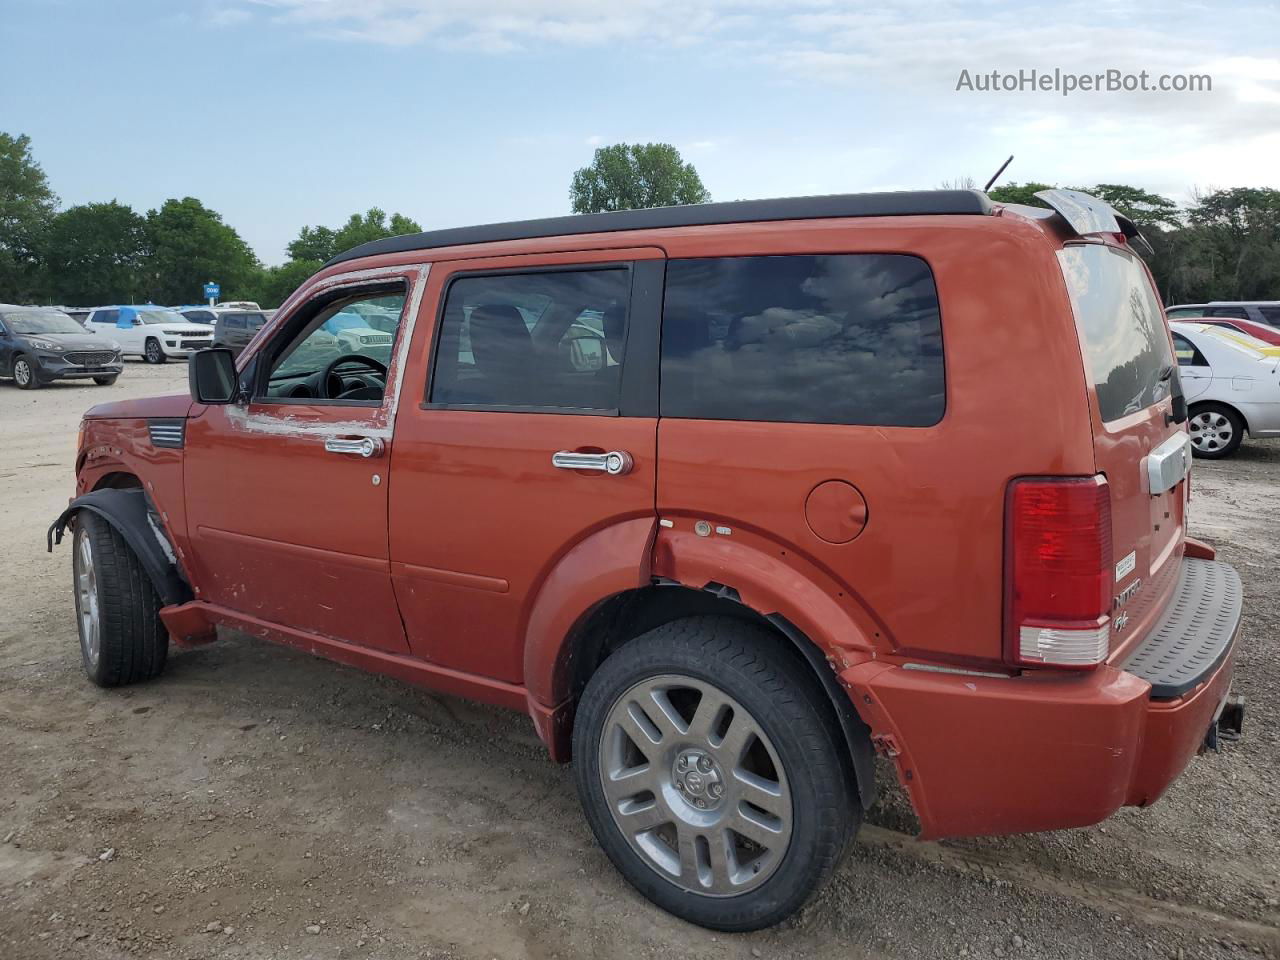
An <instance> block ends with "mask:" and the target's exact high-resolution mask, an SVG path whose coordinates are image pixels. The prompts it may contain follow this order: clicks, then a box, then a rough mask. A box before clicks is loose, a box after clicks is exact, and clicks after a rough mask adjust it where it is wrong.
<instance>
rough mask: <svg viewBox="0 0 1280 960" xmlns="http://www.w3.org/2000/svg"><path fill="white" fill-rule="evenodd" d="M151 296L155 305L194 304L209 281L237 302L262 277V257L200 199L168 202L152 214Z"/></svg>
mask: <svg viewBox="0 0 1280 960" xmlns="http://www.w3.org/2000/svg"><path fill="white" fill-rule="evenodd" d="M146 237H147V246H148V249H149V254H148V256H147V260H146V271H145V273H146V283H145V290H146V293H147V296H148V297H149V298H150V299H151V300H153V301H154V302H156V303H172V304H177V303H191V302H192V301H193V300H198V299H199V298H200V289H201V287H202V286H203V284H204V283H205V282H206V281H208V280H215V281H217V282H218V283H219V284H221V286H222V295H223V297H224V298H226V299H235V298H236V296H237V292H238V291H243V290H244V289H246V288H248V287H249V286H250V285H251V284H252V283H253V282H254V281H255V280H256V279H257V277H258V275H259V271H260V267H259V264H258V258H257V257H255V256H254V255H253V251H252V250H250V249H249V245H248V244H246V243H245V242H244V241H243V240H242V239H240V235H239V234H238V233H236V232H235V230H233V229H231V227H229V226H227V225H226V224H225V223H223V222H222V217H221V216H220V215H219V214H218V213H216V212H215V211H213V210H210V209H209V208H208V207H206V206H205V205H204V204H202V203H201V202H200V201H199V200H197V199H196V198H195V197H184V198H183V199H181V200H166V201H165V202H164V204H163V205H162V206H161V207H160V209H159V210H151V211H148V213H147V223H146Z"/></svg>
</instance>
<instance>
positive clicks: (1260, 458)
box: [0, 363, 1280, 960]
mask: <svg viewBox="0 0 1280 960" xmlns="http://www.w3.org/2000/svg"><path fill="white" fill-rule="evenodd" d="M185 382H186V369H185V366H184V365H182V364H172V363H171V364H168V365H166V366H163V367H158V368H156V367H145V366H142V365H140V364H130V365H129V366H128V368H127V369H126V372H125V375H124V376H123V377H121V379H120V381H119V382H118V383H117V384H116V385H115V386H114V387H111V388H102V387H94V386H91V385H58V386H54V387H52V388H49V389H45V390H41V391H37V392H30V393H21V392H19V391H17V390H16V389H15V388H14V387H13V386H12V384H10V383H8V382H0V481H2V482H3V487H2V488H0V489H3V493H4V496H3V498H2V499H0V543H3V544H5V547H4V549H3V551H2V552H0V610H2V611H3V612H4V614H5V616H4V617H3V620H2V622H0V957H3V958H11V960H37V958H45V957H85V958H115V957H124V956H131V957H132V956H139V957H151V956H156V957H174V958H213V957H226V958H264V957H272V958H282V957H316V958H348V957H373V958H387V960H396V958H427V957H430V958H455V957H456V958H468V960H471V958H474V960H490V958H503V960H518V958H539V960H541V958H587V957H615V956H618V957H621V956H627V957H657V956H661V957H664V958H666V957H670V958H683V957H689V958H694V957H696V958H698V960H717V958H747V957H813V958H835V957H841V958H855V960H856V958H861V957H927V958H932V957H973V958H978V957H1028V958H1058V957H1063V958H1065V957H1107V958H1111V957H1168V958H1193V957H1197V958H1198V957H1226V956H1248V955H1255V956H1256V955H1263V956H1269V957H1280V906H1278V905H1277V899H1278V898H1280V842H1278V841H1280V778H1278V777H1277V776H1276V771H1277V759H1278V758H1280V725H1278V724H1277V721H1276V717H1275V713H1274V710H1273V708H1272V707H1273V704H1274V703H1275V701H1276V699H1277V695H1278V690H1277V680H1278V679H1280V663H1278V662H1277V661H1278V657H1277V651H1278V649H1280V646H1278V643H1280V641H1278V631H1277V626H1278V622H1277V621H1278V619H1280V597H1278V594H1280V584H1277V579H1276V575H1275V570H1276V569H1277V560H1278V556H1277V554H1278V553H1280V545H1278V541H1277V534H1278V533H1280V509H1277V508H1276V506H1275V502H1276V500H1275V494H1276V491H1277V483H1276V478H1277V476H1278V475H1280V443H1271V444H1269V445H1268V444H1263V443H1251V442H1250V443H1246V444H1245V446H1244V447H1243V448H1242V449H1241V451H1240V454H1239V455H1238V456H1237V457H1236V458H1235V459H1233V460H1230V461H1227V462H1225V463H1221V464H1216V463H1198V464H1197V467H1196V471H1195V476H1194V481H1193V493H1194V499H1193V503H1192V506H1193V519H1192V532H1193V533H1194V534H1196V535H1198V536H1200V537H1202V538H1205V539H1208V540H1210V541H1212V542H1214V543H1215V544H1216V545H1217V546H1218V547H1219V548H1220V551H1221V555H1222V556H1223V557H1224V558H1225V559H1227V560H1229V561H1230V562H1232V563H1234V564H1235V565H1236V566H1237V567H1238V568H1239V570H1240V572H1241V574H1242V576H1243V577H1244V581H1245V587H1246V591H1247V594H1248V603H1247V607H1246V616H1245V624H1244V630H1245V639H1244V643H1243V647H1242V650H1241V653H1240V655H1239V658H1238V666H1237V680H1236V689H1237V690H1239V691H1240V692H1243V693H1244V694H1245V695H1246V696H1247V697H1248V699H1249V703H1250V707H1249V713H1248V715H1247V718H1246V736H1245V738H1244V739H1243V740H1242V741H1241V742H1240V743H1238V744H1229V745H1227V746H1226V748H1225V749H1224V751H1223V752H1222V753H1220V754H1216V755H1207V756H1204V757H1201V758H1199V759H1197V760H1195V761H1194V762H1193V763H1192V765H1191V767H1190V768H1189V769H1188V770H1187V772H1186V773H1185V774H1184V775H1183V777H1182V778H1181V779H1180V780H1179V781H1178V782H1177V783H1176V784H1175V785H1174V786H1173V788H1172V789H1171V790H1170V792H1169V794H1168V795H1167V796H1166V797H1165V798H1164V799H1163V800H1162V801H1161V802H1160V803H1159V804H1157V805H1156V806H1155V807H1154V808H1152V809H1151V810H1147V811H1137V810H1124V811H1122V812H1121V813H1120V814H1119V815H1117V816H1116V817H1114V818H1113V819H1111V820H1110V821H1108V822H1107V823H1105V824H1102V825H1101V826H1098V827H1093V828H1089V829H1081V830H1072V831H1065V832H1060V833H1050V834H1034V835H1029V836H1020V837H1007V838H999V839H987V840H977V841H973V840H971V841H960V842H945V843H936V844H935V843H917V842H915V841H914V840H912V839H911V838H910V836H909V834H908V833H905V832H903V830H904V828H905V827H906V825H907V821H908V818H907V816H906V814H905V811H904V809H903V806H902V801H901V798H900V797H899V796H897V795H896V794H894V793H892V792H890V795H889V796H888V797H887V798H886V800H885V801H884V802H883V803H882V804H881V805H880V806H878V807H877V808H876V809H875V810H873V811H872V813H871V817H870V823H869V824H868V825H867V826H866V827H865V828H864V830H863V832H862V833H861V834H860V837H859V841H858V843H857V844H856V845H855V846H854V848H853V849H852V850H851V852H850V855H849V857H848V858H847V860H846V861H845V863H844V865H843V866H842V867H841V869H840V871H839V873H838V875H837V876H836V879H835V881H834V882H833V883H832V884H831V886H830V887H829V888H828V889H827V890H826V892H825V893H824V894H823V895H822V896H821V897H820V898H819V899H818V900H817V901H815V902H814V903H812V904H811V905H810V906H809V907H807V908H806V909H805V910H804V911H803V912H802V913H801V914H800V915H799V916H797V917H796V918H795V919H793V920H792V921H790V922H788V923H786V924H784V925H782V926H780V927H778V928H775V929H773V930H769V931H765V932H762V933H758V934H751V935H743V936H728V935H723V934H719V935H717V934H712V933H709V932H707V931H704V930H700V929H698V928H695V927H692V926H689V925H688V924H685V923H682V922H680V921H678V920H675V919H673V918H671V917H670V916H668V915H666V914H664V913H661V912H660V911H658V910H657V909H655V908H653V907H651V906H649V905H648V903H647V902H645V901H644V900H642V899H641V898H640V897H639V896H638V895H637V894H635V893H633V892H632V890H631V889H630V887H628V886H627V885H626V884H625V883H624V882H623V881H622V880H621V879H620V878H619V877H618V876H617V875H616V874H615V873H614V871H613V870H612V868H611V867H610V865H609V864H608V862H607V861H606V860H605V858H604V856H603V854H601V853H600V852H599V850H598V849H597V848H596V846H595V844H594V842H593V840H592V838H591V836H590V834H589V833H588V830H587V827H586V825H585V823H584V821H583V819H582V817H581V815H580V813H579V810H578V807H577V802H576V799H575V797H574V794H573V789H572V783H571V779H570V777H569V773H568V771H567V770H566V769H561V768H558V767H556V766H554V765H552V764H551V763H550V762H548V761H547V760H546V758H545V754H544V751H543V750H542V747H541V746H540V744H539V743H538V742H537V739H536V737H535V736H534V734H533V731H532V729H531V726H530V724H529V722H528V720H527V719H526V718H524V717H521V716H518V715H516V714H512V713H506V712H502V711H499V710H496V709H490V708H486V707H480V706H476V705H473V704H469V703H465V702H462V701H459V700H454V699H451V698H448V697H442V696H435V695H432V694H430V693H426V692H423V691H420V690H416V689H412V688H409V687H405V686H402V685H400V684H397V683H395V682H393V681H390V680H385V679H382V678H379V677H373V676H368V675H366V674H362V673H358V672H356V671H354V670H350V669H346V668H343V667H339V666H335V665H333V664H329V663H326V662H323V661H320V660H316V659H312V658H310V657H308V656H306V655H304V654H301V653H298V652H294V651H292V650H288V649H282V648H276V647H271V646H267V645H263V644H260V643H256V642H252V641H250V640H248V639H246V638H242V637H238V636H234V635H228V636H226V637H224V638H223V640H222V642H220V643H217V644H214V645H211V646H207V647H203V648H201V649H198V650H194V651H190V652H177V653H175V654H174V655H172V656H171V658H170V661H169V667H168V670H167V671H166V673H165V675H164V677H162V678H161V679H160V680H159V681H157V682H155V683H151V684H147V685H143V686H138V687H133V688H127V689H124V690H120V691H102V690H98V689H96V688H94V687H93V686H91V685H90V684H89V683H88V682H87V681H86V680H85V678H84V676H83V674H82V672H81V669H80V662H79V654H78V650H77V645H76V639H75V637H76V634H75V626H74V623H73V617H72V598H71V590H70V555H69V552H68V550H67V549H66V547H65V545H64V546H63V547H62V548H60V549H59V550H58V551H57V552H56V553H55V554H53V555H52V556H50V555H48V554H46V553H45V550H44V531H45V528H46V526H47V525H48V524H49V522H50V521H51V520H52V519H53V517H54V516H55V515H56V513H57V512H58V510H59V509H60V507H61V505H62V504H64V503H65V502H66V499H67V497H68V495H69V494H70V491H71V489H72V476H71V470H72V458H73V455H74V450H73V446H74V441H75V431H76V424H77V422H78V419H79V416H80V413H81V412H82V411H83V410H84V409H85V408H86V407H88V406H90V405H91V404H93V403H98V402H101V401H103V400H106V399H108V398H121V397H129V396H144V395H147V394H152V393H159V392H171V391H176V390H183V389H185Z"/></svg>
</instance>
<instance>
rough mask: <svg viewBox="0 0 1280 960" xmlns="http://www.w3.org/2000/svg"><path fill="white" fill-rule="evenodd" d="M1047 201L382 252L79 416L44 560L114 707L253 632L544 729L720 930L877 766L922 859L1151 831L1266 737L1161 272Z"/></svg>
mask: <svg viewBox="0 0 1280 960" xmlns="http://www.w3.org/2000/svg"><path fill="white" fill-rule="evenodd" d="M1042 198H1043V199H1045V200H1046V201H1047V202H1048V204H1049V205H1050V206H1051V207H1052V209H1047V208H1046V209H1039V208H1031V207H1018V206H1008V205H998V204H993V203H992V202H991V201H990V200H989V199H988V198H987V197H986V196H985V195H984V194H982V193H979V192H976V191H937V192H918V193H883V194H862V195H849V196H832V197H814V198H797V199H787V200H771V201H748V202H740V203H726V204H707V205H700V206H686V207H675V208H667V209H659V210H639V211H627V212H620V213H607V214H598V215H593V216H582V217H565V218H559V219H551V220H541V221H531V222H520V223H506V224H498V225H492V226H484V227H476V228H467V229H457V230H443V231H437V232H431V233H423V234H417V235H414V236H404V237H396V238H392V239H389V240H380V241H376V242H374V243H370V244H366V245H364V246H361V247H357V248H356V249H354V250H352V251H350V252H348V253H346V254H343V255H341V256H339V257H337V258H336V259H334V260H333V261H331V262H330V263H329V264H327V265H326V266H325V268H324V269H323V270H321V271H320V272H319V273H318V274H316V275H315V276H314V277H313V278H311V279H310V280H309V281H308V282H307V283H306V284H304V286H303V287H302V288H301V289H299V290H298V291H297V292H296V293H295V294H294V295H293V296H292V297H290V298H289V300H288V302H287V303H286V304H285V305H284V306H283V308H282V309H281V310H280V311H279V313H278V314H276V316H275V317H274V318H273V319H272V320H271V321H270V322H269V323H268V324H267V325H266V326H265V327H264V328H263V329H262V330H261V331H260V332H259V333H258V334H257V335H256V336H255V337H254V339H253V341H252V343H250V345H249V346H248V347H247V348H246V349H245V350H244V352H243V353H242V354H241V356H240V357H239V358H238V360H233V358H232V356H231V353H230V352H229V351H226V350H219V349H211V350H205V351H202V352H200V353H197V354H195V355H194V356H193V358H192V361H191V364H190V396H187V395H183V396H169V397H157V398H154V399H146V400H131V401H124V402H118V403H110V404H106V405H103V406H99V407H95V408H94V409H92V410H90V411H89V413H88V414H86V416H85V420H84V423H83V427H82V431H81V436H80V444H79V454H78V456H77V459H76V483H77V497H76V499H75V500H73V501H72V503H71V505H70V507H69V508H68V510H67V511H66V512H65V513H64V514H62V516H60V517H59V518H58V519H57V521H56V522H55V523H54V525H53V527H52V528H51V530H50V549H52V544H53V541H54V540H55V538H56V539H57V540H59V541H60V540H61V539H62V537H63V534H64V532H65V531H66V530H68V529H70V530H71V531H72V533H73V538H72V539H73V549H72V560H73V571H74V589H75V603H76V612H77V616H78V622H79V632H80V646H81V652H82V655H83V659H84V664H85V669H86V670H87V672H88V674H89V676H90V678H91V679H92V680H93V681H94V682H96V683H98V684H101V685H103V686H114V685H117V684H123V683H130V682H133V681H138V680H144V679H148V678H150V677H153V676H155V675H156V674H157V673H159V672H160V670H161V669H162V667H163V666H164V662H165V656H166V652H167V649H168V645H169V643H170V641H171V640H172V641H174V642H178V643H195V642H200V641H203V640H207V639H211V638H212V637H213V636H214V632H215V628H216V627H217V626H225V627H230V628H233V629H236V630H240V631H244V632H246V633H249V634H252V635H254V636H258V637H263V638H266V639H270V640H275V641H279V642H282V643H287V644H292V645H294V646H297V647H301V648H302V649H304V650H307V651H310V652H312V653H315V654H319V655H321V656H325V657H329V658H332V659H334V660H338V661H341V662H343V663H347V664H352V665H355V666H358V667H361V668H364V669H366V670H372V671H376V672H379V673H384V674H389V675H391V676H395V677H398V678H400V679H402V680H406V681H409V682H412V683H418V684H421V685H423V686H427V687H431V688H434V689H438V690H443V691H447V692H449V693H453V694H457V695H460V696H468V697H474V698H476V699H479V700H483V701H487V702H489V703H494V704H499V705H502V706H506V707H510V708H513V709H517V710H524V711H527V712H528V713H529V715H530V716H531V717H532V719H533V722H534V724H535V726H536V728H537V731H538V733H539V735H540V736H541V738H542V739H543V740H544V741H545V742H546V744H547V747H548V749H549V751H550V754H551V756H552V758H553V759H554V760H557V761H562V762H563V761H568V760H570V759H572V760H573V762H574V767H575V772H576V775H577V785H578V790H579V793H580V795H581V800H582V804H583V808H584V810H585V813H586V816H587V819H588V820H589V821H590V824H591V827H592V829H593V830H594V831H595V834H596V836H597V838H598V839H599V841H600V843H601V845H602V846H603V847H604V849H605V851H606V852H607V854H608V855H609V857H610V858H611V859H612V861H613V862H614V864H615V865H616V866H617V868H618V869H619V870H620V871H621V873H622V874H623V875H624V876H625V877H626V878H627V879H628V880H629V881H630V882H631V883H633V884H634V885H635V886H636V887H637V888H638V889H639V890H640V891H641V892H642V893H643V894H644V895H645V896H646V897H648V898H650V899H651V900H653V901H654V902H655V903H657V904H659V905H661V906H662V907H664V908H666V909H667V910H670V911H671V912H673V913H675V914H678V915H679V916H681V917H685V918H687V919H689V920H692V921H694V922H696V923H699V924H703V925H706V926H709V927H714V928H718V929H722V930H747V929H753V928H757V927H762V926H765V925H768V924H772V923H775V922H777V921H779V920H781V919H783V918H784V917H786V916H787V915H788V914H790V913H791V912H793V911H794V910H796V909H797V908H798V907H799V906H800V905H801V904H802V903H804V901H805V900H806V899H807V898H808V897H809V896H810V895H811V894H812V893H813V892H814V890H815V889H816V888H817V887H818V886H819V885H820V884H821V883H822V882H823V881H824V879H825V878H826V877H827V876H828V875H829V874H830V873H831V871H832V869H833V867H834V865H835V864H836V863H837V861H838V859H839V857H840V855H841V853H842V851H843V850H844V849H845V847H846V844H847V841H849V839H850V838H851V837H852V836H853V834H854V832H855V831H856V829H857V827H858V825H859V822H860V820H861V817H862V814H863V811H864V810H865V809H866V808H867V807H868V806H869V805H870V804H871V803H872V802H873V801H874V799H875V796H876V783H875V771H874V763H873V758H874V755H875V753H877V752H879V753H881V754H883V755H884V756H886V757H888V758H890V759H891V761H892V764H893V766H894V767H896V771H897V776H898V779H899V780H900V782H901V784H902V786H903V788H904V789H905V791H906V793H907V794H908V795H909V797H910V800H911V802H912V804H913V805H914V809H915V812H916V815H917V817H918V819H919V822H920V826H921V835H922V836H923V837H940V836H954V835H974V834H995V833H1010V832H1017V831H1031V830H1047V829H1054V828H1060V827H1074V826H1080V825H1084V824H1091V823H1095V822H1097V821H1099V820H1102V819H1103V818H1105V817H1107V816H1109V815H1110V814H1112V813H1113V812H1114V811H1115V810H1116V809H1117V808H1118V807H1120V806H1122V805H1126V804H1127V805H1137V806H1143V805H1147V804H1150V803H1153V802H1154V801H1155V800H1156V799H1157V798H1158V797H1159V796H1160V795H1161V794H1162V793H1163V792H1164V790H1165V788H1166V787H1167V786H1168V785H1169V783H1170V782H1171V781H1172V780H1173V779H1174V778H1175V777H1176V776H1177V775H1178V774H1179V773H1180V771H1181V770H1182V769H1183V768H1184V766H1185V765H1186V764H1187V763H1188V761H1189V760H1190V759H1191V758H1192V757H1193V756H1194V755H1195V754H1196V752H1197V751H1198V750H1199V749H1200V748H1201V747H1202V746H1203V745H1204V744H1205V743H1206V740H1209V741H1212V740H1213V738H1214V737H1215V736H1216V732H1217V730H1218V729H1219V728H1220V726H1222V725H1227V726H1230V727H1234V728H1236V729H1237V730H1238V728H1239V724H1240V720H1241V717H1242V713H1243V704H1242V702H1239V701H1237V700H1236V699H1235V698H1233V697H1231V696H1230V695H1229V691H1230V683H1231V672H1232V660H1233V649H1234V644H1235V639H1236V632H1237V628H1238V624H1239V622H1240V610H1241V590H1240V580H1239V578H1238V577H1237V575H1236V573H1235V571H1234V570H1233V569H1232V568H1231V567H1229V566H1227V565H1226V564H1224V563H1221V562H1218V561H1216V560H1215V559H1214V553H1213V550H1212V549H1211V548H1209V547H1208V546H1206V545H1205V544H1203V543H1199V542H1197V541H1195V540H1192V539H1190V538H1188V537H1187V536H1186V533H1185V522H1186V509H1187V501H1188V497H1189V485H1190V479H1189V475H1188V470H1189V468H1190V462H1191V461H1190V455H1189V447H1188V440H1187V433H1186V428H1185V420H1186V405H1185V403H1184V402H1183V401H1182V398H1181V395H1180V389H1179V386H1178V374H1177V365H1176V363H1175V362H1174V357H1173V352H1172V349H1171V341H1170V334H1169V331H1168V327H1167V324H1166V321H1165V317H1164V313H1163V311H1162V309H1161V306H1160V301H1159V300H1158V299H1157V296H1156V293H1155V290H1154V289H1153V287H1152V283H1151V279H1150V276H1149V274H1148V272H1147V270H1146V269H1145V267H1144V265H1143V263H1142V261H1141V260H1140V259H1139V258H1138V256H1137V255H1135V253H1134V252H1133V249H1132V248H1133V247H1135V246H1137V245H1140V244H1141V243H1143V242H1144V241H1142V239H1141V237H1140V235H1139V234H1138V233H1137V231H1136V230H1135V229H1134V228H1133V225H1132V224H1131V223H1130V222H1129V221H1127V220H1126V219H1125V218H1123V217H1121V216H1119V215H1117V214H1116V213H1115V212H1114V211H1112V210H1111V209H1110V208H1109V207H1107V206H1106V205H1105V204H1103V203H1101V202H1100V201H1098V200H1096V199H1094V198H1092V197H1088V196H1086V195H1083V194H1078V193H1072V192H1069V191H1049V192H1046V193H1045V194H1042ZM343 311H346V312H348V313H350V312H355V313H358V314H360V315H362V316H375V315H376V316H378V317H380V318H382V320H381V321H380V323H381V324H382V327H383V328H385V329H386V330H387V331H388V332H389V333H390V335H391V345H390V346H386V345H383V346H381V347H379V348H378V349H376V350H375V349H372V348H371V349H367V350H366V349H364V348H363V347H362V346H360V345H355V344H354V343H353V342H352V341H347V340H341V339H339V338H337V337H335V336H333V334H331V333H329V332H328V331H327V330H326V329H325V326H326V322H327V321H328V320H330V319H331V318H332V317H334V316H335V315H337V314H338V313H340V312H343Z"/></svg>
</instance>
